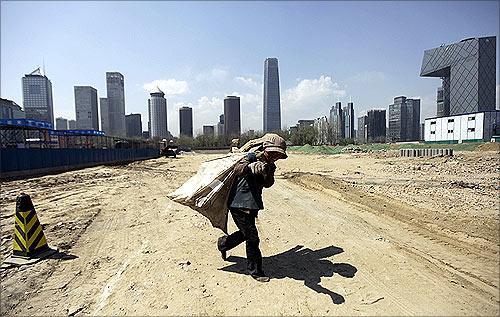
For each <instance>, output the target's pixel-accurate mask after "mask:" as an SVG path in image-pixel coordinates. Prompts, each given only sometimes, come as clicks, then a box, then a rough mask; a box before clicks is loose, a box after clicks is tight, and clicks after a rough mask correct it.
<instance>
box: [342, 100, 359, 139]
mask: <svg viewBox="0 0 500 317" xmlns="http://www.w3.org/2000/svg"><path fill="white" fill-rule="evenodd" d="M342 121H343V124H344V138H346V139H354V138H355V137H356V135H355V134H354V105H353V103H352V102H348V103H347V107H345V108H344V109H343V110H342Z"/></svg>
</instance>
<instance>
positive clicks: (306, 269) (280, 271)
mask: <svg viewBox="0 0 500 317" xmlns="http://www.w3.org/2000/svg"><path fill="white" fill-rule="evenodd" d="M342 252H344V250H342V248H339V247H335V246H329V247H326V248H323V249H320V250H316V251H314V250H311V249H309V248H303V246H301V245H297V246H296V247H294V248H291V249H290V250H288V251H285V252H283V253H280V254H276V255H273V256H269V257H264V258H263V266H264V270H265V272H266V274H267V275H268V276H269V277H270V278H272V279H273V278H274V279H281V278H292V279H294V280H299V281H304V285H305V286H307V287H309V288H310V289H312V290H314V291H316V292H317V293H322V294H327V295H329V296H330V297H331V298H332V301H333V303H335V304H342V303H343V302H344V301H345V299H344V297H343V296H342V295H340V294H337V293H335V292H333V291H331V290H329V289H327V288H325V287H323V286H321V285H320V282H321V277H332V276H333V274H334V273H337V274H339V275H340V276H343V277H347V278H352V277H354V275H355V274H356V272H357V269H356V268H355V267H354V266H352V265H351V264H348V263H332V262H331V261H329V260H327V259H326V258H328V257H331V256H334V255H336V254H339V253H342ZM227 260H228V261H230V262H234V264H231V265H229V266H226V267H224V268H222V269H221V270H223V271H227V272H234V273H241V274H246V259H245V258H242V257H237V256H230V257H228V258H227Z"/></svg>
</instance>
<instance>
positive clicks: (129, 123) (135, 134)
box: [125, 113, 142, 138]
mask: <svg viewBox="0 0 500 317" xmlns="http://www.w3.org/2000/svg"><path fill="white" fill-rule="evenodd" d="M125 127H126V130H127V137H129V138H141V137H142V121H141V114H140V113H131V114H129V115H126V116H125Z"/></svg>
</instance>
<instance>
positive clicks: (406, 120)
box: [387, 96, 420, 142]
mask: <svg viewBox="0 0 500 317" xmlns="http://www.w3.org/2000/svg"><path fill="white" fill-rule="evenodd" d="M387 138H388V141H389V142H406V141H418V140H419V139H420V99H410V98H406V97H405V96H399V97H396V98H394V103H393V104H391V105H389V133H388V134H387Z"/></svg>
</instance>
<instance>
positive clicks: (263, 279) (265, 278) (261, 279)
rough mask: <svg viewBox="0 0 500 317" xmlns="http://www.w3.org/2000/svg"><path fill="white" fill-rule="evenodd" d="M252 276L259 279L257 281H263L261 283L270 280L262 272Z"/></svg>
mask: <svg viewBox="0 0 500 317" xmlns="http://www.w3.org/2000/svg"><path fill="white" fill-rule="evenodd" d="M252 277H253V279H254V280H256V281H259V282H263V283H265V282H269V281H270V280H271V278H270V277H269V276H267V275H266V274H264V273H259V274H252Z"/></svg>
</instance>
